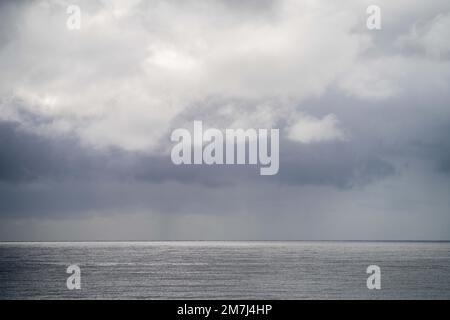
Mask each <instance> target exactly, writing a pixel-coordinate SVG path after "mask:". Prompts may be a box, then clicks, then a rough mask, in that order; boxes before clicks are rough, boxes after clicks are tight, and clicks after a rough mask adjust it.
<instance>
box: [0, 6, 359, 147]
mask: <svg viewBox="0 0 450 320" xmlns="http://www.w3.org/2000/svg"><path fill="white" fill-rule="evenodd" d="M120 3H121V2H120ZM120 3H119V2H116V1H114V2H109V1H101V3H100V2H98V3H96V2H92V1H86V2H85V1H80V3H79V5H80V7H81V11H82V25H81V30H79V31H69V30H67V28H66V24H65V19H66V18H67V14H66V11H65V9H66V6H67V5H68V4H69V3H68V2H67V3H66V2H65V1H51V0H49V1H46V2H38V3H29V4H28V5H27V6H26V7H25V8H24V9H23V10H22V11H21V16H20V17H17V19H16V20H17V23H18V24H21V25H20V28H18V29H17V31H16V33H15V34H14V37H12V38H11V41H10V42H9V43H8V44H7V45H5V46H4V47H2V49H1V51H0V68H1V70H2V73H1V75H0V84H1V85H0V88H1V89H0V91H1V94H2V96H3V97H6V96H9V97H13V99H4V100H3V104H2V110H1V111H0V118H6V117H9V118H11V117H15V118H16V120H19V121H21V122H22V123H24V125H25V126H28V127H30V129H36V128H33V124H32V123H27V122H26V121H27V120H26V119H23V118H21V114H20V113H19V112H15V111H16V110H15V109H17V103H14V102H17V101H22V106H23V108H26V109H27V111H28V112H31V113H33V114H36V115H38V116H43V117H48V118H50V119H53V123H64V125H63V126H62V125H51V126H50V125H49V126H48V128H42V127H41V128H39V130H40V131H43V130H44V131H45V129H48V130H52V134H54V132H53V131H54V130H56V131H57V130H59V128H64V130H65V131H72V132H74V133H75V134H77V135H78V136H79V137H80V138H81V139H82V141H83V142H84V143H87V144H89V145H95V146H97V147H106V146H116V147H121V148H124V149H127V150H142V151H149V152H151V151H154V150H157V149H158V146H159V144H160V141H161V140H164V137H165V135H167V130H168V129H169V128H170V125H171V122H172V121H174V119H176V118H177V117H180V116H181V115H182V114H183V113H184V112H186V111H187V110H189V108H191V107H192V106H196V105H198V104H201V103H203V101H205V99H208V98H209V97H220V99H222V100H223V101H227V100H234V101H241V102H243V101H245V103H238V104H236V105H238V106H239V107H237V108H234V109H233V112H232V113H231V114H230V117H229V123H228V124H227V125H230V126H232V125H236V124H245V125H247V126H252V125H253V126H256V125H259V124H260V123H262V122H264V124H273V123H275V122H276V121H278V120H280V119H283V118H284V117H285V114H287V113H285V112H278V113H277V112H272V111H276V110H277V109H276V108H277V107H276V106H277V105H280V107H281V105H283V108H286V106H287V108H288V109H289V108H290V109H293V108H295V106H296V105H297V104H298V102H299V101H302V100H304V99H305V98H308V97H311V96H317V95H320V94H322V93H323V92H324V91H325V90H326V88H327V86H329V85H330V84H331V83H332V82H333V81H334V80H335V79H336V78H337V77H338V76H339V75H340V74H342V73H343V72H344V71H345V70H346V69H347V68H348V67H349V66H350V65H351V63H352V61H354V59H355V57H356V56H357V55H358V53H359V52H360V50H361V48H362V47H363V46H364V45H363V43H365V42H366V38H367V37H366V36H360V35H357V34H355V33H352V32H351V29H352V27H353V26H354V24H355V22H356V21H357V12H353V11H345V10H338V9H339V8H340V7H338V4H333V3H329V2H326V1H320V2H309V1H304V2H298V1H290V0H286V1H277V2H274V3H268V4H267V3H266V4H264V5H262V4H253V6H254V8H253V7H251V8H247V9H245V8H243V7H242V6H251V4H250V3H249V4H241V5H235V6H231V5H229V4H228V3H227V2H221V1H211V2H209V1H208V2H204V3H198V2H186V3H182V4H181V3H179V2H170V1H169V2H167V1H151V2H145V3H144V2H138V1H134V2H133V3H131V4H127V5H121V4H120ZM7 100H10V101H12V102H11V103H6V102H5V101H7ZM227 105H228V104H227V103H224V108H226V107H227ZM264 105H271V106H274V107H271V108H272V109H273V110H272V111H271V112H267V108H264V107H261V106H264ZM242 108H245V110H244V109H242ZM204 112H206V113H207V114H220V113H221V112H222V110H221V106H217V105H216V106H214V107H212V108H210V109H207V110H205V111H204ZM261 112H263V114H261ZM242 114H245V115H246V117H245V121H244V120H242V119H241V117H240V116H241V115H242ZM268 117H269V118H268ZM243 121H244V122H245V123H243ZM255 121H256V122H255Z"/></svg>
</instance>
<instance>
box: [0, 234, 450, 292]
mask: <svg viewBox="0 0 450 320" xmlns="http://www.w3.org/2000/svg"><path fill="white" fill-rule="evenodd" d="M72 264H76V265H78V266H79V267H80V269H81V289H80V290H68V289H67V286H66V279H67V278H68V277H69V276H70V274H67V273H66V269H67V267H68V266H69V265H72ZM369 265H377V266H379V267H380V269H381V289H380V290H376V289H373V290H369V289H368V288H367V285H366V280H367V278H368V276H369V274H367V273H366V269H367V267H368V266H369ZM449 298H450V243H447V242H303V241H298V242H297V241H292V242H260V241H257V242H251V241H250V242H235V241H231V242H221V241H214V242H209V241H199V242H178V241H175V242H63V243H56V242H54V243H24V242H23V243H0V299H449Z"/></svg>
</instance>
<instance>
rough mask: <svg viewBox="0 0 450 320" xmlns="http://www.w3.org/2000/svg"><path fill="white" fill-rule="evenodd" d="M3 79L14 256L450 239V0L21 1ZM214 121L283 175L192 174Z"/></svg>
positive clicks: (1, 52) (5, 184) (2, 133)
mask: <svg viewBox="0 0 450 320" xmlns="http://www.w3.org/2000/svg"><path fill="white" fill-rule="evenodd" d="M69 5H77V6H79V8H80V10H81V24H80V29H75V30H71V29H69V28H68V27H67V19H68V18H69V17H70V13H67V8H68V7H69ZM369 5H377V6H379V7H380V9H381V29H380V30H369V29H368V28H367V26H366V20H367V18H368V17H369V15H368V14H367V13H366V9H367V7H368V6H369ZM0 70H1V72H0V241H62V240H65V241H70V240H449V239H450V197H449V195H450V141H449V137H450V104H449V101H450V93H449V83H450V2H449V1H448V0H433V1H420V0H397V1H387V0H375V1H373V0H372V1H366V0H349V1H345V2H343V3H342V2H341V1H339V2H336V1H331V0H315V1H309V0H304V1H301V0H298V1H294V0H258V1H257V0H244V1H238V0H228V1H225V0H212V1H200V0H198V1H194V0H187V1H175V0H169V1H167V0H166V1H156V0H151V1H140V0H132V1H126V2H125V1H120V0H114V1H113V0H111V1H106V0H98V1H92V0H90V1H87V0H86V1H82V0H71V1H65V0H47V1H44V0H42V1H41V0H36V1H1V2H0ZM196 120H197V121H203V124H204V126H207V127H211V128H219V129H221V130H224V129H226V128H244V129H247V128H267V129H271V128H277V129H279V130H280V166H279V172H278V174H276V175H273V176H261V175H259V170H258V169H257V168H256V167H255V166H250V165H240V166H220V165H211V166H208V165H180V166H176V165H174V164H173V163H172V161H171V158H170V152H171V148H172V147H173V142H172V141H171V140H170V136H171V132H172V131H173V130H175V129H177V128H192V125H193V122H194V121H196Z"/></svg>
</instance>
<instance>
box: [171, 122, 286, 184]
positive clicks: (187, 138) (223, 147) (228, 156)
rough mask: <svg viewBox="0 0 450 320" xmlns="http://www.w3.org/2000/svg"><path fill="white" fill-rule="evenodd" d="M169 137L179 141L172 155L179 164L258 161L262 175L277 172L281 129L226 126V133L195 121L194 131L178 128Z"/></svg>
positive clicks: (220, 163) (252, 162) (227, 163)
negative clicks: (229, 127)
mask: <svg viewBox="0 0 450 320" xmlns="http://www.w3.org/2000/svg"><path fill="white" fill-rule="evenodd" d="M269 133H270V138H269ZM170 139H171V141H172V142H178V143H177V144H176V145H175V146H173V148H172V152H171V155H170V157H171V159H172V162H173V163H174V164H176V165H181V164H206V165H224V164H226V165H245V164H248V165H258V164H259V165H260V174H261V175H275V174H277V173H278V170H279V162H280V161H279V159H280V155H279V151H280V147H279V139H280V137H279V130H278V129H270V132H269V130H268V129H258V130H256V129H247V130H244V129H226V130H225V134H224V133H223V132H222V131H221V130H219V129H216V128H209V129H207V130H204V131H203V122H202V121H194V132H193V134H191V132H189V130H187V129H184V128H179V129H176V130H174V131H173V132H172V135H171V137H170ZM269 147H270V150H269ZM247 151H248V152H247Z"/></svg>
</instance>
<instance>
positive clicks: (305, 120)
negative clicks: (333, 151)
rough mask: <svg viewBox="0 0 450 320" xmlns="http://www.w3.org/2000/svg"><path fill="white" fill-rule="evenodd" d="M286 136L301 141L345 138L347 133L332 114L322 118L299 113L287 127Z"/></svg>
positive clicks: (312, 141)
mask: <svg viewBox="0 0 450 320" xmlns="http://www.w3.org/2000/svg"><path fill="white" fill-rule="evenodd" d="M288 138H289V139H291V140H293V141H298V142H301V143H314V142H322V141H333V140H338V141H339V140H340V141H345V140H347V134H346V133H345V132H344V131H343V130H342V129H341V128H340V127H339V120H338V118H337V117H336V116H335V115H334V114H329V115H326V116H325V117H323V118H322V119H319V118H315V117H312V116H309V115H305V114H301V115H299V116H298V117H297V119H296V120H295V122H294V124H293V125H292V126H290V127H289V128H288Z"/></svg>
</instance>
